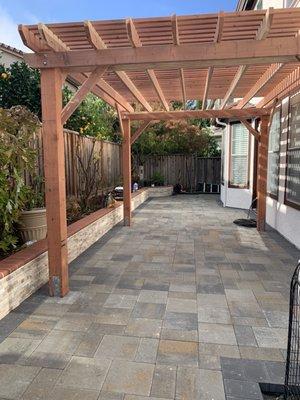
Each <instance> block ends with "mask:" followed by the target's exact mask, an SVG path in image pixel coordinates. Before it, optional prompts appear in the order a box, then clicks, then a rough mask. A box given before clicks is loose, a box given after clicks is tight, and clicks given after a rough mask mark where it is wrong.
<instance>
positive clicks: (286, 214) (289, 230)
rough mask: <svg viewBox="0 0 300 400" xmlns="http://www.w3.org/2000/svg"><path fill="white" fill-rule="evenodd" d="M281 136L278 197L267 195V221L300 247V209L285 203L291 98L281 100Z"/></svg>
mask: <svg viewBox="0 0 300 400" xmlns="http://www.w3.org/2000/svg"><path fill="white" fill-rule="evenodd" d="M280 106H281V137H280V163H279V189H278V198H277V199H273V198H272V197H270V196H268V197H267V208H266V221H267V223H268V224H269V225H270V226H271V227H272V228H274V229H276V230H277V231H278V232H279V233H281V234H282V235H283V236H284V237H285V238H286V239H287V240H289V241H290V242H291V243H293V244H294V245H295V246H296V247H297V248H299V249H300V210H298V209H296V208H294V207H291V206H289V205H286V204H285V183H286V166H287V165H286V152H287V139H288V138H287V135H288V126H289V123H288V115H289V98H286V99H284V100H283V101H282V102H281V105H280Z"/></svg>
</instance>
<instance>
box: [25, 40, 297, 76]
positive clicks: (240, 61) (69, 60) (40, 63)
mask: <svg viewBox="0 0 300 400" xmlns="http://www.w3.org/2000/svg"><path fill="white" fill-rule="evenodd" d="M299 46H300V38H298V37H295V38H289V39H288V40H287V38H285V37H279V38H268V39H264V40H261V41H256V40H243V41H240V40H238V41H236V40H228V41H221V42H220V43H198V44H193V45H191V44H182V45H180V46H175V45H173V44H166V45H161V46H143V47H138V48H118V49H103V50H74V51H69V52H51V53H38V54H25V55H24V59H25V61H26V62H28V64H29V65H31V66H32V67H36V68H41V69H43V68H67V69H68V70H69V71H72V70H77V71H78V69H79V70H80V69H81V70H89V71H90V70H91V69H92V68H95V67H96V66H110V67H111V69H112V70H114V71H120V70H122V71H125V70H126V71H129V70H135V71H136V70H139V69H142V70H145V69H151V68H152V69H169V68H173V69H175V68H185V67H187V68H193V67H195V68H205V67H209V66H215V67H221V66H223V67H227V66H234V65H265V64H272V63H276V62H290V63H296V62H298V58H297V57H298V51H299Z"/></svg>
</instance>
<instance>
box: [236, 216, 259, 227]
mask: <svg viewBox="0 0 300 400" xmlns="http://www.w3.org/2000/svg"><path fill="white" fill-rule="evenodd" d="M233 223H234V224H236V225H239V226H244V227H246V228H256V221H255V219H252V218H249V219H247V218H240V219H236V220H234V221H233Z"/></svg>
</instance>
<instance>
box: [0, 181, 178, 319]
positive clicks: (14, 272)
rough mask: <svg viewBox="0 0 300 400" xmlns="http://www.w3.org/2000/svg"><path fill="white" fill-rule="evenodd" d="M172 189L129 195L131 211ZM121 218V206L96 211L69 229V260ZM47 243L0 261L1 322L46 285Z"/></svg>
mask: <svg viewBox="0 0 300 400" xmlns="http://www.w3.org/2000/svg"><path fill="white" fill-rule="evenodd" d="M171 192H172V188H171V187H156V188H147V189H141V190H139V191H138V192H137V193H134V194H133V195H132V209H133V210H134V209H136V208H137V207H138V206H139V205H141V204H142V203H143V202H144V201H146V200H147V199H148V198H150V197H162V196H169V195H171ZM122 219H123V207H122V203H118V205H117V206H116V207H115V208H111V209H102V210H98V211H96V212H95V213H93V214H90V215H88V216H87V217H85V218H82V219H81V220H80V221H77V222H75V223H73V224H72V225H70V226H69V227H68V258H69V262H71V261H73V260H74V259H75V258H76V257H78V256H79V255H80V254H81V253H83V252H84V251H85V250H86V249H87V248H89V247H90V246H91V245H92V244H93V243H95V242H96V241H97V240H99V239H100V238H101V237H102V236H103V235H105V233H107V232H108V231H109V230H110V229H111V228H112V227H114V226H115V225H116V224H118V223H119V222H120V221H122ZM48 278H49V275H48V252H47V242H46V239H45V240H41V241H40V242H37V243H35V244H34V245H32V246H30V247H28V248H26V249H24V250H20V251H19V252H17V253H16V254H13V255H11V256H10V257H7V258H6V259H4V260H2V261H0V319H1V318H3V317H4V316H5V315H7V314H8V313H9V312H10V311H11V310H13V309H14V308H16V307H17V306H18V305H19V304H21V303H22V301H24V300H25V299H26V298H27V297H29V296H30V295H31V294H33V293H34V292H36V291H37V290H38V289H39V288H40V287H41V286H43V285H44V284H45V283H47V281H48Z"/></svg>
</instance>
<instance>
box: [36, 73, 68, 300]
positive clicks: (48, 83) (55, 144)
mask: <svg viewBox="0 0 300 400" xmlns="http://www.w3.org/2000/svg"><path fill="white" fill-rule="evenodd" d="M41 97H42V117H43V118H42V119H43V148H44V168H45V194H46V210H47V241H48V260H49V292H50V295H51V296H54V295H55V294H57V292H59V294H60V295H61V297H63V296H65V295H66V294H67V293H68V291H69V277H68V254H67V218H66V186H65V155H64V137H63V126H62V122H61V111H62V74H61V71H60V70H59V69H56V68H53V69H45V70H43V71H41Z"/></svg>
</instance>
